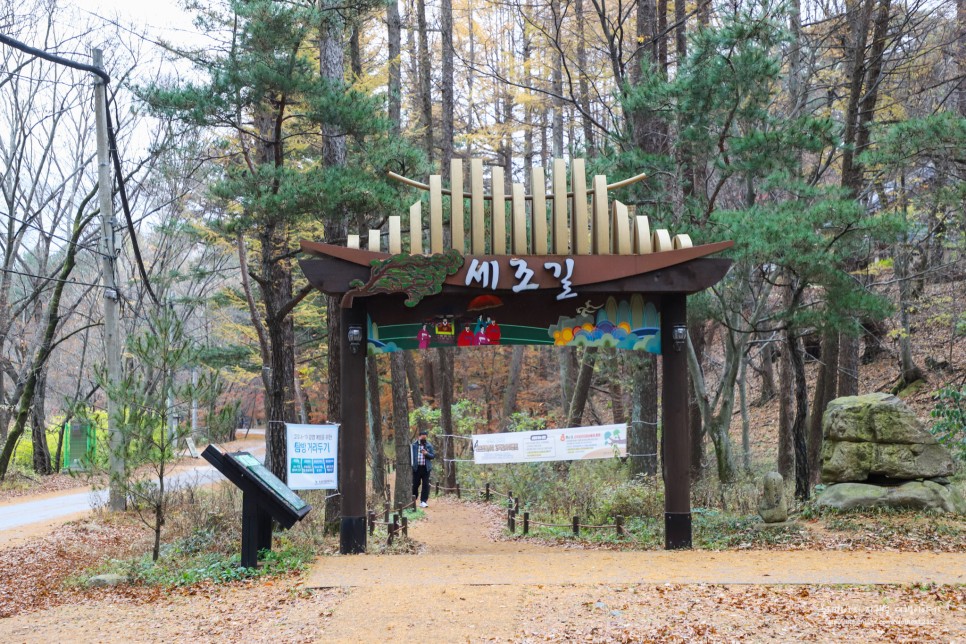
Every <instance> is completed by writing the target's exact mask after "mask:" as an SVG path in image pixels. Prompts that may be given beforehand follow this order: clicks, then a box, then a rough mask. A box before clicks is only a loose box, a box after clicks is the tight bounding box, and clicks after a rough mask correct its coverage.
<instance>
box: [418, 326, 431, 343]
mask: <svg viewBox="0 0 966 644" xmlns="http://www.w3.org/2000/svg"><path fill="white" fill-rule="evenodd" d="M432 338H433V335H432V334H431V333H430V332H429V329H427V328H426V325H425V324H424V325H423V328H421V329H420V330H419V333H417V334H416V340H417V341H419V348H420V349H428V348H429V341H430V340H431V339H432Z"/></svg>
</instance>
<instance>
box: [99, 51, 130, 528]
mask: <svg viewBox="0 0 966 644" xmlns="http://www.w3.org/2000/svg"><path fill="white" fill-rule="evenodd" d="M91 56H92V58H93V59H94V67H97V68H98V69H104V54H103V52H102V51H101V50H100V49H92V50H91ZM94 114H95V117H96V121H97V192H98V197H99V201H100V209H101V274H102V279H103V283H104V355H105V359H106V362H107V377H108V380H109V381H110V383H111V385H112V386H116V385H117V383H118V382H119V381H120V379H121V354H120V351H119V342H118V332H117V302H118V293H117V283H116V282H115V281H114V265H115V261H116V259H117V253H116V252H115V248H114V201H113V197H112V194H111V193H112V186H111V158H110V151H109V150H108V136H107V84H106V83H105V81H104V79H103V78H101V77H99V76H95V80H94ZM107 435H108V445H109V449H110V452H111V453H110V456H109V458H110V462H109V467H110V475H111V482H110V501H109V503H110V508H111V510H113V511H123V510H124V509H125V508H126V507H127V498H126V495H125V493H124V438H123V436H121V430H120V429H119V428H118V426H117V403H116V402H115V401H114V397H113V395H111V393H110V392H109V393H108V396H107Z"/></svg>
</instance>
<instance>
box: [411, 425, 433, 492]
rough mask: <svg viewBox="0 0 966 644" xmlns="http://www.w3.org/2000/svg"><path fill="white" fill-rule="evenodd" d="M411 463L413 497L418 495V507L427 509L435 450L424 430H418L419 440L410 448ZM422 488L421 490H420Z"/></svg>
mask: <svg viewBox="0 0 966 644" xmlns="http://www.w3.org/2000/svg"><path fill="white" fill-rule="evenodd" d="M409 455H410V456H411V457H412V463H413V496H414V497H415V496H417V495H419V507H421V508H425V507H429V504H428V503H427V501H428V500H429V473H430V472H431V471H432V469H433V459H434V458H436V450H435V449H433V446H432V444H431V443H430V442H429V439H428V438H427V434H426V430H425V429H421V430H419V438H418V439H416V441H415V442H414V443H413V444H412V445H411V446H410V449H409ZM420 486H422V489H420Z"/></svg>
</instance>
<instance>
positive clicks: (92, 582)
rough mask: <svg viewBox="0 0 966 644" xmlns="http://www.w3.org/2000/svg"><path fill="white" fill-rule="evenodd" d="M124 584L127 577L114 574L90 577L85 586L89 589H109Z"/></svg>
mask: <svg viewBox="0 0 966 644" xmlns="http://www.w3.org/2000/svg"><path fill="white" fill-rule="evenodd" d="M126 583H127V576H126V575H118V574H116V573H107V574H104V575H97V576H96V577H91V578H90V579H88V580H87V585H88V586H90V587H91V588H110V587H112V586H120V585H122V584H126Z"/></svg>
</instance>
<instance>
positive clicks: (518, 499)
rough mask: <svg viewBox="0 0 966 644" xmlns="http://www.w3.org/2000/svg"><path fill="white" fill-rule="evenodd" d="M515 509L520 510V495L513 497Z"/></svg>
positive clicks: (515, 510)
mask: <svg viewBox="0 0 966 644" xmlns="http://www.w3.org/2000/svg"><path fill="white" fill-rule="evenodd" d="M513 511H514V512H519V511H520V497H516V498H514V499H513Z"/></svg>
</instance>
